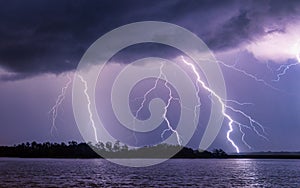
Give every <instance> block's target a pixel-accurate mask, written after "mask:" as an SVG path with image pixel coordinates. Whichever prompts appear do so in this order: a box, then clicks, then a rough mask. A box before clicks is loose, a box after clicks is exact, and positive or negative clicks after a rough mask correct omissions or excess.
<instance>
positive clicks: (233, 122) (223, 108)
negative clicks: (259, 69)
mask: <svg viewBox="0 0 300 188" xmlns="http://www.w3.org/2000/svg"><path fill="white" fill-rule="evenodd" d="M181 59H182V61H183V63H184V64H186V65H187V66H188V67H190V68H191V70H192V72H193V73H194V74H195V76H196V81H197V83H198V84H200V85H201V87H202V88H203V89H205V90H206V91H208V92H209V93H210V95H211V96H212V97H214V98H216V99H217V101H218V102H219V103H220V105H221V112H222V114H223V116H224V117H225V118H226V119H227V120H228V127H229V130H228V131H227V134H226V137H227V140H228V141H229V142H230V143H231V145H232V146H233V147H234V148H235V150H236V152H237V153H239V152H240V149H239V147H238V146H237V144H236V143H235V142H234V141H233V140H232V139H231V137H230V135H231V133H232V132H233V125H238V126H239V129H240V131H241V133H242V141H243V143H244V144H245V145H246V146H247V147H248V148H251V147H250V145H249V144H247V142H246V141H245V139H244V137H245V133H244V132H243V131H242V127H246V128H250V127H249V126H248V125H244V124H242V123H240V122H238V121H236V120H234V119H233V118H232V117H231V116H230V115H229V114H228V113H227V112H226V110H228V109H229V110H232V111H233V112H235V113H239V114H240V115H242V116H243V117H244V118H246V119H248V120H249V124H250V126H251V127H252V129H253V130H254V131H255V132H256V133H258V135H259V136H261V137H263V138H265V139H266V137H265V136H264V135H263V134H260V133H259V132H258V131H257V129H256V127H255V125H257V126H259V127H260V128H261V129H262V130H263V133H264V134H265V130H264V128H263V126H262V125H261V124H260V123H259V122H257V121H255V120H254V119H253V118H252V117H251V116H249V115H247V114H246V113H244V112H242V111H241V110H237V109H235V108H233V107H232V106H229V105H227V104H226V100H224V99H222V98H221V97H220V96H219V95H218V94H217V93H216V92H215V91H213V90H212V89H210V88H209V87H208V86H207V85H206V84H205V82H204V81H202V80H201V77H200V74H199V73H198V71H197V69H196V67H195V65H194V64H192V63H189V62H188V61H186V60H185V59H184V57H183V56H181ZM237 71H238V70H237ZM227 101H229V102H233V100H227ZM234 103H236V104H240V105H245V103H239V102H237V101H234ZM246 104H247V103H246Z"/></svg>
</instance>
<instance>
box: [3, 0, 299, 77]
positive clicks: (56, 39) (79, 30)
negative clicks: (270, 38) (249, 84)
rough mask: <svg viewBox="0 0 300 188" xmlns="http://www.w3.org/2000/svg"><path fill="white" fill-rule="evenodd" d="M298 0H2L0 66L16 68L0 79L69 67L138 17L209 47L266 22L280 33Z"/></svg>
mask: <svg viewBox="0 0 300 188" xmlns="http://www.w3.org/2000/svg"><path fill="white" fill-rule="evenodd" d="M298 2H299V1H288V2H285V1H253V2H252V1H207V0H203V1H192V0H190V1H146V0H145V1H144V0H142V1H132V0H130V1H83V0H75V1H72V2H71V1H66V0H62V1H52V0H51V1H50V0H49V1H48V0H45V1H38V0H36V1H33V0H31V1H14V0H12V1H1V2H0V7H1V8H0V19H1V25H0V41H1V43H0V66H1V67H3V68H5V69H6V70H8V71H10V72H13V73H15V74H12V75H13V76H11V75H8V76H7V75H6V76H2V79H5V80H9V79H10V78H11V79H18V78H19V79H22V78H24V77H26V76H27V75H29V76H32V75H36V74H40V73H55V74H59V73H61V72H64V71H68V70H72V69H74V68H76V65H77V63H78V62H79V60H80V58H81V56H82V55H83V54H84V52H85V50H86V49H87V48H88V47H89V46H90V45H91V44H92V43H93V42H94V41H95V40H96V39H97V38H98V37H100V36H101V35H103V34H104V33H106V32H108V31H110V30H112V29H114V28H116V27H119V26H121V25H124V24H127V23H131V22H136V21H145V20H158V21H166V22H171V23H175V24H178V25H180V26H183V27H185V28H187V29H189V30H191V31H193V32H194V33H196V34H198V35H199V37H201V38H202V39H203V40H204V41H205V42H206V43H207V44H208V46H209V47H210V48H211V49H213V50H227V49H230V48H235V47H238V46H239V45H241V44H243V43H246V42H248V41H251V40H255V39H256V38H259V37H260V36H262V35H264V34H266V31H265V27H270V30H269V31H277V30H278V31H281V32H284V27H285V25H286V24H287V23H289V22H292V21H293V20H295V19H298V18H297V15H300V14H299V8H300V6H299V3H298ZM269 31H268V32H269ZM16 74H20V75H16Z"/></svg>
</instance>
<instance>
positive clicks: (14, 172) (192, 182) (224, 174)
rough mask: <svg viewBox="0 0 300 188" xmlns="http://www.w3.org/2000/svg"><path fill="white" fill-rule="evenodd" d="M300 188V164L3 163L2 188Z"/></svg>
mask: <svg viewBox="0 0 300 188" xmlns="http://www.w3.org/2000/svg"><path fill="white" fill-rule="evenodd" d="M187 186H190V187H300V160H282V159H171V160H168V161H166V162H164V163H162V164H159V165H155V166H150V167H144V168H133V167H124V166H119V165H116V164H113V163H111V162H109V161H106V160H104V159H13V158H0V187H187Z"/></svg>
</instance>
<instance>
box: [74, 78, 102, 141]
mask: <svg viewBox="0 0 300 188" xmlns="http://www.w3.org/2000/svg"><path fill="white" fill-rule="evenodd" d="M77 76H78V78H79V79H80V81H81V82H82V83H83V85H84V90H83V92H84V95H85V97H86V100H87V110H88V113H89V120H90V123H91V125H92V127H93V130H94V136H95V140H96V141H97V143H98V142H99V141H98V135H97V129H96V126H95V122H94V119H93V113H92V110H91V100H90V96H89V94H88V92H87V91H88V84H87V81H86V80H85V79H84V78H83V77H82V76H81V75H79V74H77Z"/></svg>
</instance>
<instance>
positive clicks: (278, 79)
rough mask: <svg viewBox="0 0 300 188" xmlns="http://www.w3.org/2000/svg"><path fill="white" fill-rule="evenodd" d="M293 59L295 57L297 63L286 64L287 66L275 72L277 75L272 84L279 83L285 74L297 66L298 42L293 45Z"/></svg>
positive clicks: (299, 47) (299, 61)
mask: <svg viewBox="0 0 300 188" xmlns="http://www.w3.org/2000/svg"><path fill="white" fill-rule="evenodd" d="M295 49H296V51H295V53H296V54H295V57H296V60H297V62H296V63H291V64H288V65H281V66H280V67H279V68H278V69H277V70H276V71H277V72H279V73H278V74H277V75H276V77H277V78H276V79H274V80H273V81H274V82H279V81H280V79H281V77H282V76H284V75H285V74H286V72H287V71H288V70H289V69H290V68H291V67H293V66H296V65H299V63H300V41H298V42H297V43H296V45H295Z"/></svg>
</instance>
